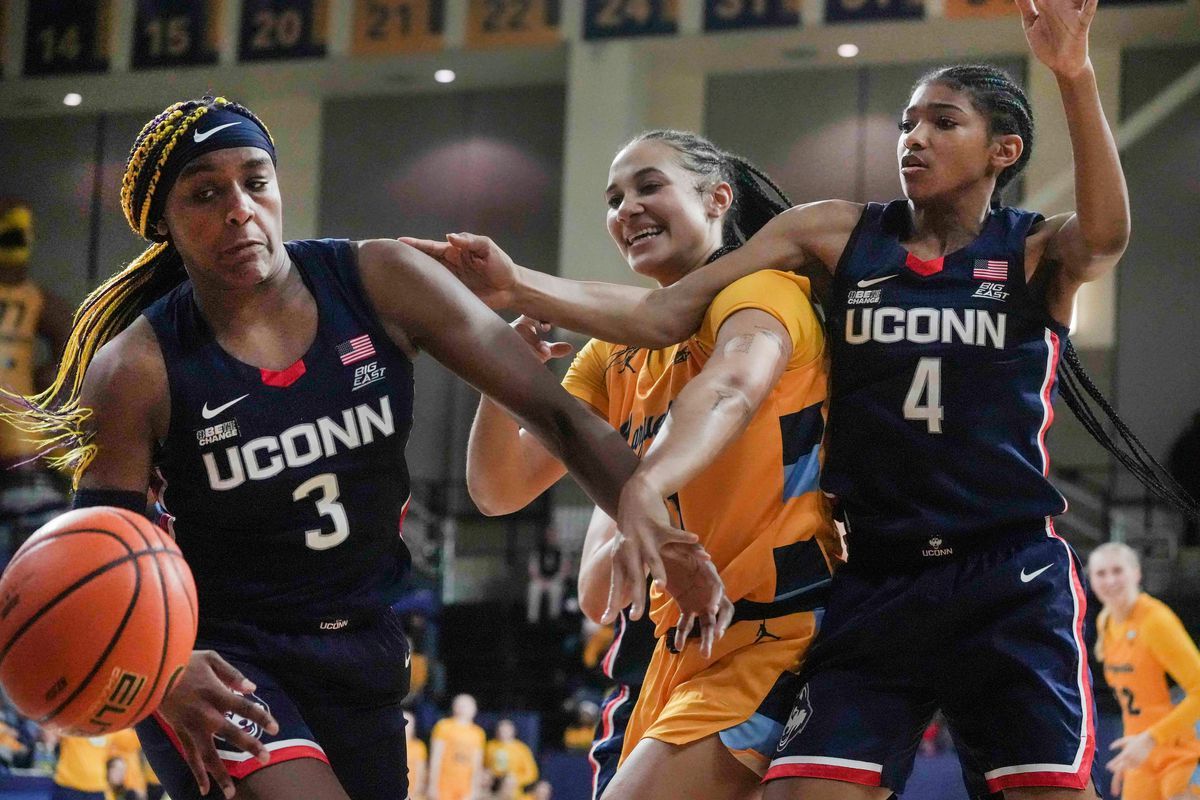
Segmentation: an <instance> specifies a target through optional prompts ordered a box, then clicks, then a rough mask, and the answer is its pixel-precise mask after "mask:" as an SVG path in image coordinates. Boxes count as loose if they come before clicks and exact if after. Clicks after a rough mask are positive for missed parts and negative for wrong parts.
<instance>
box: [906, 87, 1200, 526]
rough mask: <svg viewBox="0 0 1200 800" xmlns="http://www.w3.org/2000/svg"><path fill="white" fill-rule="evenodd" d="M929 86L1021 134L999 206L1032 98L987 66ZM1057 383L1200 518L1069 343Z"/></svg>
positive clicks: (1087, 421)
mask: <svg viewBox="0 0 1200 800" xmlns="http://www.w3.org/2000/svg"><path fill="white" fill-rule="evenodd" d="M928 83H940V84H942V85H944V86H948V87H950V88H951V89H954V90H956V91H961V92H964V93H965V94H966V95H967V96H968V97H970V98H971V103H972V105H974V106H975V109H976V110H977V111H979V113H981V114H983V115H984V116H986V117H987V118H988V124H989V128H990V131H991V133H992V135H993V136H995V135H998V134H1016V135H1018V136H1020V137H1021V140H1022V141H1023V142H1024V144H1025V147H1024V149H1023V150H1022V151H1021V157H1020V158H1018V159H1017V160H1016V162H1014V163H1013V164H1011V165H1009V166H1008V167H1005V168H1004V170H1003V171H1002V172H1001V173H1000V174H999V175H998V176H997V178H996V188H995V190H994V191H993V193H992V205H994V206H998V205H1000V197H1001V193H1002V192H1003V190H1004V187H1006V186H1008V185H1009V184H1010V183H1011V182H1012V180H1013V179H1014V178H1015V177H1017V175H1019V174H1020V173H1021V171H1022V170H1023V169H1024V168H1025V165H1026V164H1027V163H1028V162H1029V157H1030V156H1031V155H1032V154H1033V132H1034V131H1033V111H1032V110H1031V109H1030V106H1029V98H1027V97H1026V96H1025V92H1024V91H1022V89H1021V87H1020V86H1018V85H1017V84H1016V82H1014V81H1013V79H1012V78H1011V77H1009V75H1008V73H1006V72H1004V70H1001V69H998V68H997V67H993V66H990V65H988V64H958V65H954V66H949V67H941V68H939V69H935V70H933V71H932V72H929V73H927V74H926V75H925V76H924V77H922V78H921V79H920V80H919V81H917V84H916V86H917V87H920V86H924V85H925V84H928ZM1058 381H1059V393H1060V394H1061V395H1062V398H1063V400H1064V401H1065V402H1066V404H1067V406H1068V407H1069V408H1070V409H1071V411H1072V413H1074V414H1075V416H1076V417H1077V418H1078V419H1079V421H1080V422H1081V423H1082V424H1083V427H1084V428H1085V429H1086V430H1087V432H1088V433H1089V434H1091V436H1092V438H1093V439H1095V440H1096V441H1097V442H1099V443H1100V446H1101V447H1103V448H1104V449H1105V450H1107V451H1108V452H1109V453H1111V454H1112V455H1113V457H1114V458H1116V459H1117V460H1118V461H1120V462H1121V463H1122V464H1123V465H1125V467H1126V468H1127V469H1128V470H1129V471H1130V472H1131V473H1132V474H1133V476H1134V477H1135V478H1137V479H1138V481H1140V482H1141V484H1142V485H1143V486H1145V487H1146V488H1148V489H1150V490H1151V491H1153V492H1154V493H1155V494H1157V495H1159V496H1160V497H1162V498H1163V499H1165V500H1167V501H1168V502H1170V503H1172V504H1173V505H1175V506H1176V507H1177V508H1179V509H1180V510H1181V511H1183V513H1185V514H1187V515H1189V516H1193V517H1197V516H1200V504H1198V503H1197V501H1196V499H1195V498H1193V497H1192V496H1191V495H1190V494H1188V492H1187V490H1185V489H1184V488H1183V487H1182V486H1180V485H1179V483H1178V482H1177V481H1176V480H1175V479H1174V478H1172V477H1171V474H1170V473H1169V472H1168V471H1167V470H1166V469H1165V468H1164V467H1163V466H1162V464H1160V463H1159V462H1158V460H1157V459H1155V458H1154V456H1153V455H1151V454H1150V451H1149V450H1147V449H1146V446H1145V445H1144V444H1142V442H1141V440H1140V439H1138V437H1137V436H1136V435H1135V434H1134V433H1133V431H1132V430H1130V429H1129V426H1128V425H1127V424H1126V423H1125V421H1124V420H1122V419H1121V418H1120V416H1118V415H1117V412H1116V410H1115V409H1114V408H1113V407H1112V404H1111V403H1110V402H1109V401H1108V400H1107V398H1105V397H1104V395H1103V394H1101V392H1100V390H1099V389H1098V388H1097V387H1096V384H1095V382H1094V381H1093V380H1092V378H1091V376H1089V375H1088V374H1087V371H1086V370H1084V368H1083V364H1082V363H1081V362H1080V360H1079V355H1078V354H1077V353H1076V352H1075V347H1074V345H1073V344H1071V341H1070V340H1069V339H1067V340H1065V341H1064V344H1063V358H1062V361H1061V362H1060V363H1059V365H1058ZM1101 417H1103V418H1104V419H1103V420H1102V419H1101ZM1105 422H1107V423H1108V426H1111V427H1112V428H1113V429H1114V430H1116V432H1117V434H1118V436H1119V441H1118V440H1116V439H1114V438H1113V437H1112V435H1110V434H1109V432H1108V428H1107V426H1106V424H1105Z"/></svg>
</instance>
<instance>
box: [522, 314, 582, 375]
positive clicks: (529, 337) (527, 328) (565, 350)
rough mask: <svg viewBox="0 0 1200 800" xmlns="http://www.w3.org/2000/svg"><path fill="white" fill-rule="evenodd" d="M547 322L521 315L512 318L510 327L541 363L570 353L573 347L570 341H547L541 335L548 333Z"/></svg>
mask: <svg viewBox="0 0 1200 800" xmlns="http://www.w3.org/2000/svg"><path fill="white" fill-rule="evenodd" d="M550 328H551V325H550V323H549V322H538V321H537V320H536V319H533V318H532V317H527V316H525V315H521V316H519V317H517V318H516V319H515V320H513V323H512V329H513V330H515V331H516V332H517V333H519V334H520V335H521V338H522V339H524V340H525V342H526V344H528V345H529V347H530V348H531V349H532V350H533V354H534V355H535V356H537V357H538V358H539V359H540V360H541V362H542V363H543V364H545V363H546V362H547V361H549V360H550V359H552V358H562V357H563V356H569V355H571V353H572V351H574V349H575V348H574V347H572V346H571V343H570V342H549V341H546V340H545V339H543V338H542V337H543V336H545V335H546V334H548V333H550Z"/></svg>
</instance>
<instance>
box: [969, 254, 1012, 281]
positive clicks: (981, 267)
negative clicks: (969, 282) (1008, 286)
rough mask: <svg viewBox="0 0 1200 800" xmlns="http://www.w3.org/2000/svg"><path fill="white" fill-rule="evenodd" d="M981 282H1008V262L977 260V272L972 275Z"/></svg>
mask: <svg viewBox="0 0 1200 800" xmlns="http://www.w3.org/2000/svg"><path fill="white" fill-rule="evenodd" d="M972 274H973V275H974V276H975V279H976V280H980V281H1006V280H1008V262H1007V261H1000V260H996V259H993V258H977V259H975V271H974V272H973V273H972Z"/></svg>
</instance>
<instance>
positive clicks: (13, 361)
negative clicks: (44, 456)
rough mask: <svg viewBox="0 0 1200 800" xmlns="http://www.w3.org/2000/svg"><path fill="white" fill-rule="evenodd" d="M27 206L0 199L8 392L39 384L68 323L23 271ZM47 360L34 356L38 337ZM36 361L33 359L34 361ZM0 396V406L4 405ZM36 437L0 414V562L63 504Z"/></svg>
mask: <svg viewBox="0 0 1200 800" xmlns="http://www.w3.org/2000/svg"><path fill="white" fill-rule="evenodd" d="M32 248H33V212H32V211H31V210H30V209H29V207H28V206H27V205H25V204H24V203H22V202H20V201H17V200H12V199H0V387H4V388H5V389H7V390H8V391H10V392H13V393H16V394H32V393H33V392H34V390H35V389H41V388H44V387H45V386H46V385H47V383H48V382H49V379H50V377H52V375H53V370H54V361H55V359H56V358H57V356H58V354H59V353H61V352H62V350H63V345H64V343H65V342H66V340H67V333H68V331H70V329H71V309H70V307H69V306H68V305H67V304H66V302H65V301H63V300H62V299H61V298H60V297H58V296H57V295H56V294H54V293H53V292H49V291H47V290H46V289H44V288H43V287H41V286H39V285H38V284H37V283H35V282H34V281H33V279H31V278H30V277H29V260H30V254H31V252H32ZM39 339H41V340H43V341H44V342H45V344H46V348H45V349H46V350H47V351H48V353H49V357H48V358H43V359H39V358H38V352H37V351H38V340H39ZM39 361H40V362H41V363H39ZM5 402H6V401H5V400H4V398H2V397H0V407H4V404H5ZM39 449H40V448H39V444H38V442H37V441H35V440H33V439H31V438H30V437H29V436H27V435H25V434H24V433H22V432H21V431H20V430H18V429H17V428H16V427H14V426H13V425H11V424H9V423H8V422H6V421H3V420H0V564H3V563H7V561H8V558H9V556H11V555H12V553H13V552H14V551H15V550H16V548H17V547H19V546H20V545H21V543H22V542H23V541H24V540H25V539H26V537H28V535H29V534H31V533H33V532H34V531H35V530H37V529H38V528H40V527H41V526H42V525H44V524H45V523H46V522H48V521H49V520H50V518H51V517H53V516H55V515H56V514H60V513H62V511H63V509H64V508H65V507H66V505H67V490H66V485H65V482H64V481H63V480H62V479H61V478H60V477H59V476H58V475H55V474H54V473H53V471H51V470H48V469H47V468H46V465H45V464H41V463H38V462H37V461H36V460H35V458H34V457H35V456H36V455H37V453H38V451H39Z"/></svg>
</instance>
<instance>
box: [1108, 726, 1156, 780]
mask: <svg viewBox="0 0 1200 800" xmlns="http://www.w3.org/2000/svg"><path fill="white" fill-rule="evenodd" d="M1109 749H1110V750H1116V751H1117V755H1116V757H1115V758H1113V759H1112V760H1111V761H1109V762H1108V764H1106V765H1105V767H1106V768H1107V769H1108V771H1109V772H1111V773H1112V774H1113V782H1112V785H1113V794H1114V795H1117V796H1120V794H1121V787H1122V785H1123V784H1124V783H1125V772H1126V770H1131V769H1137V768H1138V767H1140V766H1141V765H1142V764H1144V763H1145V762H1146V759H1147V758H1149V757H1150V753H1151V751H1153V750H1154V737H1153V736H1151V735H1150V731H1142V732H1141V733H1139V734H1137V735H1135V736H1122V737H1121V738H1120V739H1117V740H1116V741H1115V742H1113V743H1112V744H1111V745H1109Z"/></svg>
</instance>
